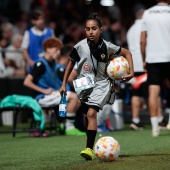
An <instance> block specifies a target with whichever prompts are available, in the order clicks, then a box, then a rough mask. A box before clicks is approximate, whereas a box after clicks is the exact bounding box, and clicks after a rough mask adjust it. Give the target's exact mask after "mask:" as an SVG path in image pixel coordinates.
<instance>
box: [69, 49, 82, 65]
mask: <svg viewBox="0 0 170 170" xmlns="http://www.w3.org/2000/svg"><path fill="white" fill-rule="evenodd" d="M70 59H71V60H73V61H74V62H78V61H79V60H80V56H79V55H78V52H77V50H76V48H73V50H72V51H71V53H70Z"/></svg>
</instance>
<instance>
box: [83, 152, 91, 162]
mask: <svg viewBox="0 0 170 170" xmlns="http://www.w3.org/2000/svg"><path fill="white" fill-rule="evenodd" d="M80 155H81V156H82V157H83V158H84V159H86V160H87V161H92V157H91V156H90V155H88V154H86V153H81V154H80Z"/></svg>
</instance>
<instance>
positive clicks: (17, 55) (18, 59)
mask: <svg viewBox="0 0 170 170" xmlns="http://www.w3.org/2000/svg"><path fill="white" fill-rule="evenodd" d="M21 42H22V36H21V35H20V34H15V35H14V36H13V38H12V44H11V45H10V46H8V47H7V48H6V52H5V59H7V60H8V61H10V62H13V67H14V68H15V69H17V70H18V71H19V70H20V72H18V73H20V74H17V75H15V76H21V77H24V76H25V61H24V57H23V54H22V51H21Z"/></svg>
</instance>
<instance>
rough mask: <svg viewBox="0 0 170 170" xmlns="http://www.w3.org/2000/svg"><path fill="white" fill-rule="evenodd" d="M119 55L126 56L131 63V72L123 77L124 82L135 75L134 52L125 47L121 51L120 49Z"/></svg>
mask: <svg viewBox="0 0 170 170" xmlns="http://www.w3.org/2000/svg"><path fill="white" fill-rule="evenodd" d="M119 55H120V56H125V57H126V59H127V61H128V63H129V68H130V73H129V74H128V75H126V76H123V77H122V80H123V81H124V82H126V81H129V80H130V79H131V78H133V76H134V67H133V60H132V54H131V52H130V51H129V50H127V49H125V48H121V51H120V54H119Z"/></svg>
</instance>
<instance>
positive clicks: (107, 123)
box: [106, 119, 115, 131]
mask: <svg viewBox="0 0 170 170" xmlns="http://www.w3.org/2000/svg"><path fill="white" fill-rule="evenodd" d="M106 127H107V129H108V130H109V131H114V130H115V129H114V127H113V126H112V124H111V122H110V120H109V119H106Z"/></svg>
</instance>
